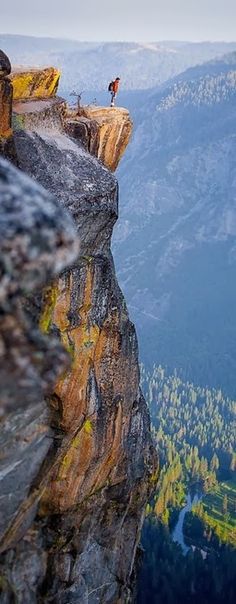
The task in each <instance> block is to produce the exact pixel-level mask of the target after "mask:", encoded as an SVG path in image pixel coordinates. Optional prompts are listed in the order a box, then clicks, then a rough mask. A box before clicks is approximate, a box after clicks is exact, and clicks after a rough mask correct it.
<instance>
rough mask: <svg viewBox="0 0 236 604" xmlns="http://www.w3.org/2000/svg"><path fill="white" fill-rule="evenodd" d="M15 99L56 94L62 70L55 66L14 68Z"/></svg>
mask: <svg viewBox="0 0 236 604" xmlns="http://www.w3.org/2000/svg"><path fill="white" fill-rule="evenodd" d="M10 77H11V81H12V85H13V100H14V101H17V100H21V99H25V100H26V99H39V98H46V97H51V96H54V95H55V94H56V91H57V88H58V83H59V78H60V71H59V70H58V69H55V68H54V67H46V68H45V69H23V68H22V69H20V68H18V69H13V71H12V74H11V76H10Z"/></svg>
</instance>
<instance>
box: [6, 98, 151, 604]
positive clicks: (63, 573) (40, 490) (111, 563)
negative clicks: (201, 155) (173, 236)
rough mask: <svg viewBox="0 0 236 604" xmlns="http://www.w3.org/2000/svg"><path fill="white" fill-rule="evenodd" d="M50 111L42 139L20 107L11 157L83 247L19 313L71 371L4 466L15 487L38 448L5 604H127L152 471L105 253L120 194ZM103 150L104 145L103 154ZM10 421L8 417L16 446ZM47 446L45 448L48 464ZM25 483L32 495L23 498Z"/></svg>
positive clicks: (128, 337) (143, 413)
mask: <svg viewBox="0 0 236 604" xmlns="http://www.w3.org/2000/svg"><path fill="white" fill-rule="evenodd" d="M34 102H35V103H37V101H34ZM42 102H43V103H45V102H46V101H45V100H44V101H42ZM26 104H27V103H26ZM59 104H60V103H59ZM56 107H57V110H58V105H56ZM15 108H16V106H15ZM53 108H54V104H51V103H50V107H49V106H48V110H50V111H51V112H52V113H51V116H50V120H51V122H52V126H51V128H49V123H50V121H49V120H48V121H47V120H46V121H45V120H44V119H43V120H42V121H41V120H40V115H41V112H42V111H44V110H45V105H44V106H42V105H40V106H38V107H36V105H35V106H34V110H33V109H32V111H29V112H28V115H29V114H31V117H30V118H28V121H24V120H22V121H21V122H20V123H19V115H21V116H22V115H25V114H26V111H25V107H23V108H22V110H21V109H20V110H19V106H18V122H17V124H16V129H15V131H14V149H15V156H14V157H15V162H16V163H17V165H18V166H19V167H20V168H21V170H23V171H24V172H27V173H28V174H29V175H31V176H33V178H34V180H37V181H38V182H39V183H40V184H41V185H43V186H44V187H45V189H47V191H48V192H49V193H53V195H54V196H55V197H56V198H57V200H58V201H59V202H60V204H61V205H62V206H63V208H66V209H67V210H68V211H69V213H70V215H71V216H72V217H73V220H74V223H75V227H76V229H77V233H78V236H79V239H80V256H79V258H77V259H76V261H74V263H73V266H72V267H71V268H66V269H65V270H64V271H62V273H61V274H60V276H59V278H54V279H53V280H50V279H49V275H48V274H46V277H47V281H48V284H47V287H45V288H44V289H43V291H42V294H41V296H39V295H38V296H37V297H36V298H32V297H31V299H30V301H29V302H28V305H27V314H28V317H29V319H28V320H29V321H31V322H32V324H34V323H35V322H36V323H38V325H39V326H40V329H41V333H42V335H41V337H42V338H45V337H46V336H50V338H52V340H50V341H52V342H54V341H55V336H57V337H58V338H60V340H61V343H62V344H63V346H64V348H65V349H66V350H67V353H68V355H69V357H70V366H69V367H67V368H66V369H64V373H63V374H62V375H61V376H60V377H59V379H57V380H55V381H56V383H55V387H54V389H53V388H52V386H51V381H50V380H49V383H50V386H51V395H50V396H49V397H48V412H47V411H46V416H44V415H43V414H42V418H41V421H40V426H41V427H40V431H41V434H42V442H41V445H40V443H38V436H37V434H38V432H37V429H36V431H35V429H34V421H35V420H34V407H33V405H32V408H31V407H30V411H31V412H32V415H30V416H29V421H28V422H27V426H28V427H27V429H28V430H29V433H30V434H32V436H30V437H29V442H30V443H31V444H30V445H28V447H29V448H28V449H27V446H26V448H25V449H24V448H22V447H20V446H19V447H15V448H14V447H13V450H12V457H10V458H9V461H7V463H8V464H9V465H10V464H12V465H13V466H14V472H15V476H16V478H15V479H16V480H17V476H18V474H17V466H18V462H19V463H22V464H23V461H22V460H23V459H26V458H27V456H28V455H32V457H33V451H34V450H35V451H36V450H37V447H39V449H40V446H41V447H42V450H41V452H40V451H39V459H40V460H41V461H42V458H44V459H45V461H44V465H43V467H40V463H39V461H37V455H35V465H34V468H33V469H32V470H30V469H29V472H28V474H27V475H26V479H25V483H24V485H23V486H22V489H21V488H19V491H20V493H21V495H20V496H21V498H23V500H24V506H26V507H27V505H28V507H27V509H29V510H30V513H31V515H30V513H28V515H27V514H26V516H25V515H24V509H23V512H22V510H20V512H21V515H20V517H19V518H18V523H16V522H15V524H14V526H13V527H12V528H11V531H10V534H9V531H8V533H7V534H6V535H5V540H4V541H3V545H2V551H3V552H4V554H3V559H2V569H3V575H4V581H5V600H4V602H6V604H8V602H9V604H10V601H11V600H10V594H11V593H13V592H14V593H17V597H18V601H19V603H22V604H23V603H24V604H25V602H55V603H60V604H70V603H72V602H76V603H78V602H80V604H95V602H96V603H97V602H101V603H102V604H118V603H126V602H127V603H128V602H129V601H132V598H133V589H132V588H133V578H132V573H133V570H134V560H135V555H136V550H137V545H138V542H139V533H140V528H141V524H142V517H143V510H144V507H145V504H146V501H147V499H148V496H149V494H150V491H151V483H152V481H153V480H154V478H155V472H156V464H155V455H154V452H153V447H152V443H151V437H150V426H149V416H148V412H147V408H146V403H145V401H144V399H143V396H142V393H141V391H140V387H139V368H138V347H137V339H136V334H135V329H134V326H133V325H132V323H131V322H130V320H129V316H128V312H127V309H126V305H125V301H124V298H123V295H122V293H121V291H120V289H119V286H118V283H117V280H116V276H115V271H114V264H113V259H112V255H111V251H110V240H111V235H112V229H113V225H114V223H115V221H116V219H117V214H118V208H117V204H118V193H117V182H116V179H115V178H114V176H113V175H112V174H111V172H109V171H108V170H107V169H106V168H105V167H104V166H103V165H102V164H101V162H99V161H98V160H97V159H96V158H95V157H93V156H92V155H91V154H89V153H88V152H86V151H85V149H84V144H83V141H82V140H81V138H80V137H78V140H75V139H71V138H70V137H68V136H67V135H66V134H65V132H64V130H63V128H64V123H65V121H64V120H65V113H64V108H63V107H62V111H61V114H60V111H59V113H58V115H59V114H60V119H59V120H58V119H56V120H54V119H53V111H54V109H53ZM104 111H106V110H104ZM15 113H17V110H16V111H15ZM32 116H33V117H32ZM37 116H38V119H36V117H37ZM90 118H91V116H90V117H88V118H86V119H88V120H90ZM97 118H99V116H97V117H96V119H95V121H97ZM99 119H100V118H99ZM112 119H113V130H112V127H111V125H110V123H109V128H108V131H109V132H110V133H111V131H113V135H114V138H113V155H114V157H113V168H114V166H115V164H117V162H118V159H119V154H120V155H121V154H122V151H123V146H124V141H123V143H122V142H121V141H120V140H119V137H118V138H117V147H115V141H116V139H115V132H117V133H118V132H120V131H121V129H122V128H123V125H124V124H123V123H122V125H121V123H119V125H117V129H116V127H115V118H114V114H113V118H112ZM92 121H93V117H92ZM108 121H109V120H108ZM125 121H126V122H127V123H128V117H127V115H126V116H125ZM97 123H98V122H97ZM129 123H130V122H129ZM100 125H101V124H100ZM121 126H122V128H121ZM96 127H97V126H96ZM101 128H102V126H101ZM107 136H108V134H107ZM88 140H89V131H88ZM102 140H103V144H102ZM104 140H105V139H104V138H103V136H102V137H101V138H100V144H101V149H102V148H103V149H104V144H105V143H104ZM127 140H128V138H127V139H126V142H127ZM91 144H92V143H91ZM89 145H90V143H88V146H89ZM105 146H106V148H107V150H108V149H110V150H109V153H108V151H107V153H108V155H107V156H105V152H104V155H103V157H102V150H100V155H99V152H98V150H97V154H98V155H99V157H100V158H101V159H102V160H103V162H105V163H107V164H109V162H110V163H111V159H112V146H110V143H109V138H107V141H106V145H105ZM94 150H95V147H94ZM119 150H120V151H119ZM63 212H64V210H63ZM71 245H72V244H71ZM73 245H75V244H73ZM73 245H72V247H73ZM73 250H74V248H73ZM36 257H37V254H36V256H35V258H36ZM36 264H37V263H36ZM46 266H47V263H46ZM40 285H41V284H40ZM57 345H58V343H57ZM48 364H49V366H50V367H51V366H52V365H53V366H54V362H53V363H52V362H50V361H49V362H48ZM56 365H57V362H56ZM12 398H14V394H13V395H12ZM39 400H40V397H39ZM34 402H35V401H34ZM47 413H49V417H48V415H47ZM44 417H45V419H44ZM17 418H18V416H17V412H15V413H13V419H14V421H15V423H16V434H17V430H20V424H19V419H17ZM22 421H23V422H24V420H22ZM24 429H25V428H23V431H24ZM34 435H35V436H34ZM45 438H46V439H48V440H47V442H48V441H50V443H52V446H51V448H50V449H49V450H48V453H47V455H46V458H45V448H44V443H46V441H45V440H44V439H45ZM39 445H40V446H39ZM45 447H46V444H45ZM23 449H24V450H23ZM14 455H15V456H14ZM36 461H37V463H36ZM32 476H33V479H32ZM31 480H33V484H34V485H36V486H34V488H33V489H32V490H31V493H30V496H29V495H27V494H26V493H28V487H29V483H30V481H31ZM31 484H32V483H31ZM6 490H7V489H6ZM35 490H36V492H35ZM34 497H35V499H34ZM31 499H32V500H31ZM35 500H36V504H37V503H38V501H39V500H40V504H39V509H38V515H37V517H35V506H34V504H35ZM22 505H23V504H22ZM19 527H20V528H19ZM17 531H18V532H17ZM29 568H30V571H29V576H28V579H27V580H26V577H27V575H28V569H29ZM7 598H8V599H7Z"/></svg>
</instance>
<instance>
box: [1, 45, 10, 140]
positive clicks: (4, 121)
mask: <svg viewBox="0 0 236 604" xmlns="http://www.w3.org/2000/svg"><path fill="white" fill-rule="evenodd" d="M10 72H11V64H10V61H9V59H8V57H7V56H6V55H5V53H4V52H3V51H2V50H0V152H1V149H2V148H3V147H4V145H5V142H6V139H7V138H9V137H10V136H11V133H12V130H11V113H12V84H11V82H10V80H9V78H8V75H9V74H10Z"/></svg>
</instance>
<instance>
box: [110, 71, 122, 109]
mask: <svg viewBox="0 0 236 604" xmlns="http://www.w3.org/2000/svg"><path fill="white" fill-rule="evenodd" d="M119 83H120V78H116V79H115V80H114V81H112V82H110V84H109V86H108V92H110V93H111V105H110V106H111V107H114V105H115V98H116V95H117V92H118V88H119Z"/></svg>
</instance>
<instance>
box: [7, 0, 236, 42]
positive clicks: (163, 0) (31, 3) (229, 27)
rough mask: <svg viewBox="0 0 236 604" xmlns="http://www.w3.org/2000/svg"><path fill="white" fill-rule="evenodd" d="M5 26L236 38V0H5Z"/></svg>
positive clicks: (111, 35) (70, 33)
mask: <svg viewBox="0 0 236 604" xmlns="http://www.w3.org/2000/svg"><path fill="white" fill-rule="evenodd" d="M0 32H1V33H12V34H26V35H36V36H50V37H63V38H71V39H76V40H88V41H91V40H94V41H101V40H104V41H107V40H109V41H115V40H120V41H123V40H131V41H137V42H138V41H142V42H144V41H145V42H150V41H158V40H190V41H201V40H226V41H233V40H235V39H236V0H0Z"/></svg>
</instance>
